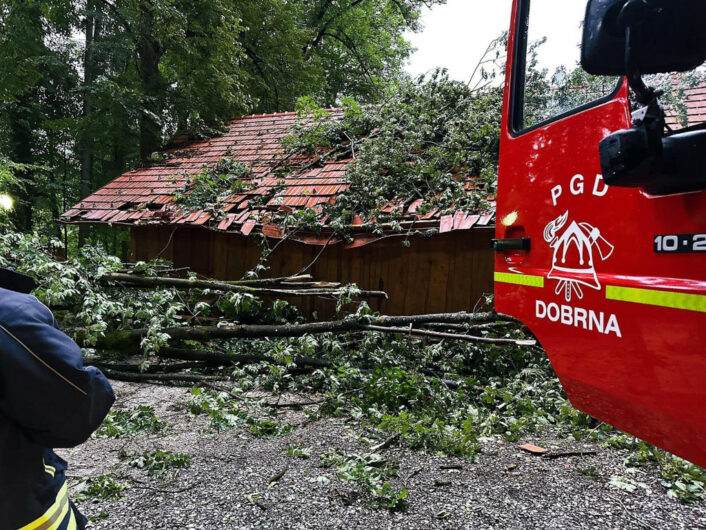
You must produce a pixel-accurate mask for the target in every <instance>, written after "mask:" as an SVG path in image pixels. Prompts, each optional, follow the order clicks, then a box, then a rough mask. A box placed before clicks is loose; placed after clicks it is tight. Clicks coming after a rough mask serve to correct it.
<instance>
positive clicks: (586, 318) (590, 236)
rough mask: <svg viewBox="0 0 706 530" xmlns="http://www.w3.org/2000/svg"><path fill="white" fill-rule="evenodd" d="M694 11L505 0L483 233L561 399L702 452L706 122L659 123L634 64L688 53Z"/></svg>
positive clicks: (695, 458) (697, 52) (692, 1)
mask: <svg viewBox="0 0 706 530" xmlns="http://www.w3.org/2000/svg"><path fill="white" fill-rule="evenodd" d="M705 26H706V2H702V1H699V0H591V1H589V2H588V3H587V2H586V0H569V1H562V2H557V1H556V0H514V2H513V15H512V22H511V28H510V33H509V42H508V64H507V72H506V81H505V99H504V115H503V120H502V136H501V147H500V167H499V176H498V210H497V229H496V240H495V243H494V244H495V250H496V267H495V270H496V272H495V297H496V306H497V310H498V311H499V312H501V313H506V314H509V315H512V316H514V317H516V318H518V319H519V320H521V321H522V322H524V323H525V324H526V325H527V326H528V327H529V328H530V329H531V330H532V332H533V333H534V334H535V335H536V337H537V339H538V340H539V341H540V342H541V344H542V345H543V347H544V348H545V350H546V351H547V353H548V355H549V358H550V360H551V362H552V365H553V367H554V369H555V371H556V373H557V375H558V377H559V379H560V380H561V383H562V384H563V386H564V389H565V390H566V392H567V394H568V396H569V398H570V400H571V402H572V403H573V405H574V406H575V407H577V408H578V409H580V410H582V411H584V412H586V413H588V414H590V415H591V416H593V417H595V418H598V419H599V420H602V421H605V422H607V423H609V424H612V425H614V426H616V427H618V428H620V429H622V430H624V431H626V432H629V433H631V434H634V435H636V436H638V437H640V438H642V439H644V440H647V441H649V442H651V443H653V444H655V445H657V446H660V447H662V448H664V449H666V450H668V451H671V452H673V453H675V454H677V455H679V456H681V457H683V458H686V459H688V460H691V461H692V462H694V463H696V464H698V465H701V466H706V191H705V190H706V127H703V126H697V127H692V128H687V129H683V130H679V131H669V130H668V129H667V128H666V127H665V113H664V109H663V106H662V105H661V103H660V93H659V91H657V90H654V89H652V88H650V87H649V86H648V85H649V81H648V82H647V83H645V81H643V76H644V75H646V74H659V73H665V74H666V73H672V72H685V71H688V70H692V69H694V68H697V67H699V66H700V65H701V64H702V63H703V62H704V60H706V37H705V36H704V33H703V28H704V27H705ZM543 37H546V43H544V44H542V45H541V46H539V45H538V44H537V39H540V38H543ZM572 39H573V40H572ZM539 42H540V43H541V41H539ZM542 49H548V50H555V53H554V55H560V54H562V53H563V54H564V55H565V56H568V55H570V54H572V53H574V54H575V58H574V59H573V61H574V62H573V65H570V66H571V67H572V68H577V69H578V65H579V61H580V64H581V65H582V67H583V70H581V71H580V72H579V73H580V74H581V75H582V77H581V79H582V80H584V81H585V80H587V79H588V80H591V81H592V83H593V85H592V86H593V88H592V89H586V87H585V84H581V83H574V82H573V81H571V79H573V78H574V77H576V75H575V73H573V72H572V71H571V68H569V69H567V68H566V67H565V66H566V62H564V63H562V64H563V65H564V67H562V66H560V65H558V64H552V60H554V61H555V63H556V61H557V60H558V59H556V57H554V58H552V56H551V54H550V57H549V58H548V59H547V62H545V63H543V62H542V60H541V59H538V58H537V54H539V53H541V52H542ZM556 50H560V53H559V52H556ZM545 67H546V68H547V69H549V70H550V71H551V70H554V72H555V73H554V74H553V77H552V79H553V81H555V82H556V83H555V84H552V83H550V84H549V85H547V86H545V87H544V91H543V92H541V91H537V90H535V89H536V83H537V82H538V79H539V77H541V76H538V75H537V71H539V70H541V69H542V68H545ZM555 67H556V68H555ZM554 68H555V69H554ZM587 74H592V75H593V76H594V77H591V76H589V75H587ZM572 75H573V77H572ZM562 76H566V77H567V78H569V81H568V82H566V81H564V80H563V79H562ZM595 76H605V77H595ZM608 76H614V77H608ZM562 81H564V82H563V83H562ZM559 85H560V88H557V86H559ZM596 87H597V88H596ZM631 94H632V95H631Z"/></svg>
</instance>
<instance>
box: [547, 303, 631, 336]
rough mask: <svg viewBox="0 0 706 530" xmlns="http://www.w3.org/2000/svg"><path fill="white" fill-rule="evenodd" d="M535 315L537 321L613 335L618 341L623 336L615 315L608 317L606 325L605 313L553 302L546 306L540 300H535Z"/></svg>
mask: <svg viewBox="0 0 706 530" xmlns="http://www.w3.org/2000/svg"><path fill="white" fill-rule="evenodd" d="M535 313H536V316H537V318H539V319H548V320H549V321H551V322H556V323H561V324H562V325H564V326H573V327H575V328H581V329H585V330H587V331H595V332H597V333H602V334H603V335H610V334H611V333H613V334H614V335H615V336H616V337H618V338H619V339H622V338H623V334H622V332H621V331H620V323H619V322H618V317H617V316H616V315H608V324H607V325H606V314H605V313H602V312H598V313H596V312H595V311H593V310H590V309H588V310H587V309H583V308H582V307H572V306H568V305H561V306H560V305H558V304H555V303H553V302H552V303H549V304H548V303H546V302H544V301H542V300H536V303H535Z"/></svg>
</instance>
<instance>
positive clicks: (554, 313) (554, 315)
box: [547, 304, 559, 322]
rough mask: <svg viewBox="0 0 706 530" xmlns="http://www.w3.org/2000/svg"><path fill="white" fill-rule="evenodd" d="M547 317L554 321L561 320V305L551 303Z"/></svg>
mask: <svg viewBox="0 0 706 530" xmlns="http://www.w3.org/2000/svg"><path fill="white" fill-rule="evenodd" d="M547 318H549V320H551V321H552V322H559V306H558V305H556V304H549V305H548V306H547Z"/></svg>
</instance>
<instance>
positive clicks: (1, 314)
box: [0, 288, 115, 530]
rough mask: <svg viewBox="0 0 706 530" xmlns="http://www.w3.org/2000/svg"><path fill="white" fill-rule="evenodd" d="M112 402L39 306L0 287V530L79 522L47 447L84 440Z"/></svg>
mask: <svg viewBox="0 0 706 530" xmlns="http://www.w3.org/2000/svg"><path fill="white" fill-rule="evenodd" d="M114 400H115V396H114V394H113V389H112V388H111V387H110V384H109V383H108V381H107V379H106V378H105V376H103V374H102V373H101V372H100V371H98V370H97V369H95V368H85V367H84V366H83V362H82V360H81V350H80V348H79V347H78V346H77V345H76V343H75V342H74V341H72V340H71V339H70V338H69V337H67V336H66V335H65V334H64V333H62V332H61V331H59V329H58V327H57V326H56V321H55V320H54V316H53V315H52V313H51V311H49V309H47V307H46V306H44V305H42V304H41V303H40V302H39V301H38V300H37V299H36V298H35V297H33V296H31V295H27V294H20V293H17V292H14V291H8V290H6V289H2V288H0V530H16V529H18V528H27V530H29V529H40V528H41V529H42V530H47V529H53V530H65V529H69V530H70V529H73V528H78V529H80V528H83V525H84V523H85V519H84V518H83V517H82V516H81V515H80V514H79V513H78V512H77V511H76V510H75V508H74V507H73V505H72V504H71V503H70V502H69V499H68V494H67V492H66V476H65V471H66V462H64V461H63V460H61V459H60V458H59V457H58V456H56V455H55V454H54V452H53V451H52V448H55V447H74V446H76V445H78V444H80V443H83V442H84V441H86V440H87V439H88V438H89V437H90V435H91V433H92V432H93V431H94V430H95V429H96V428H98V426H100V424H101V422H102V421H103V419H104V418H105V415H106V414H107V413H108V410H110V407H111V405H112V404H113V401H114Z"/></svg>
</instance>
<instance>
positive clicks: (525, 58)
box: [513, 0, 618, 133]
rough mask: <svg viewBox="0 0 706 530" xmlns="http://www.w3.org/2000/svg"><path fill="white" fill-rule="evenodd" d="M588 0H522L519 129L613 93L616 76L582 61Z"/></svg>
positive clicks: (516, 127)
mask: <svg viewBox="0 0 706 530" xmlns="http://www.w3.org/2000/svg"><path fill="white" fill-rule="evenodd" d="M585 15H586V0H563V1H560V2H559V1H557V0H521V9H520V20H519V23H520V29H521V31H518V43H517V46H518V47H517V50H516V56H517V61H516V62H515V76H516V78H517V79H518V80H519V82H517V83H516V84H515V87H514V97H515V99H516V101H515V102H514V105H513V107H514V109H515V116H514V118H513V125H514V127H513V128H514V130H515V132H518V133H519V132H521V131H523V130H526V129H530V128H533V127H535V126H537V125H540V124H543V123H545V122H547V121H550V120H553V119H556V118H558V117H562V116H564V115H566V114H567V113H570V112H574V111H577V110H578V109H582V108H583V107H585V106H586V105H590V104H592V103H594V102H597V101H599V100H601V99H603V98H604V97H607V96H610V95H611V94H612V93H613V92H614V91H615V90H616V89H617V88H618V82H617V81H618V78H616V77H606V76H591V75H589V74H587V73H586V72H584V70H583V69H582V68H581V66H580V64H579V63H580V58H581V39H582V31H583V20H584V17H585Z"/></svg>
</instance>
